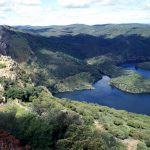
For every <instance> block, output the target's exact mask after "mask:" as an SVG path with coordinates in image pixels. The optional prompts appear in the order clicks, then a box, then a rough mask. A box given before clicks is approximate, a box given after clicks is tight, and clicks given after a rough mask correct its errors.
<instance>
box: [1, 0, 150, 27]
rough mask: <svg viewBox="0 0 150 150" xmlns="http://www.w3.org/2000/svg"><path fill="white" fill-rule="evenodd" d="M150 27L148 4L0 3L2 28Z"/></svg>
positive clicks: (83, 0)
mask: <svg viewBox="0 0 150 150" xmlns="http://www.w3.org/2000/svg"><path fill="white" fill-rule="evenodd" d="M76 23H78V24H88V25H93V24H107V23H148V24H149V23H150V0H0V24H1V25H33V26H47V25H68V24H76Z"/></svg>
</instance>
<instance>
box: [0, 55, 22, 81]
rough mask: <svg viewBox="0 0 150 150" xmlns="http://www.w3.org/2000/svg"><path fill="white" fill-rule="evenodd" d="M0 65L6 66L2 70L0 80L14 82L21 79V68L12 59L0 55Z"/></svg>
mask: <svg viewBox="0 0 150 150" xmlns="http://www.w3.org/2000/svg"><path fill="white" fill-rule="evenodd" d="M0 64H3V65H4V67H3V68H0V78H2V77H4V78H6V79H10V80H13V81H16V80H18V79H19V78H20V68H19V66H18V64H17V63H16V62H15V61H14V60H12V59H11V57H9V56H3V55H0Z"/></svg>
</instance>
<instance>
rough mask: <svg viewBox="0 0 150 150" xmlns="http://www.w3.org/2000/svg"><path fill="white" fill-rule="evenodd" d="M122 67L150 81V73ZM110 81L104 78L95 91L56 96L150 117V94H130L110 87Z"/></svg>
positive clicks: (106, 77)
mask: <svg viewBox="0 0 150 150" xmlns="http://www.w3.org/2000/svg"><path fill="white" fill-rule="evenodd" d="M122 67H124V68H126V69H129V70H133V71H135V72H137V73H139V74H140V75H142V76H143V77H145V78H149V79H150V71H147V70H143V69H139V68H135V67H134V65H132V64H124V65H122ZM109 81H110V78H109V77H108V76H103V78H102V79H101V80H99V81H97V82H96V83H95V84H94V85H93V87H94V89H93V90H80V91H73V92H64V93H58V94H57V95H55V96H57V97H59V98H68V99H71V100H78V101H86V102H90V103H97V104H100V105H104V106H109V107H112V108H116V109H120V110H127V111H129V112H134V113H139V114H145V115H150V94H130V93H127V92H123V91H121V90H118V89H116V88H114V87H112V86H110V85H109Z"/></svg>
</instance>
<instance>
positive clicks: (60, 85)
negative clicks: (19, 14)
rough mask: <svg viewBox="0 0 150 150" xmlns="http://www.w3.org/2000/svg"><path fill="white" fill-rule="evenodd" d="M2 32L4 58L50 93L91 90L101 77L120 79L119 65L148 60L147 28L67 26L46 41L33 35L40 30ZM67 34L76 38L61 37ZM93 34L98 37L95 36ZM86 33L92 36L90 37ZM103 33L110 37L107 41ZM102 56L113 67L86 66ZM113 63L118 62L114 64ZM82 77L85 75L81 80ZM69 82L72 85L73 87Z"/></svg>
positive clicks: (108, 65)
mask: <svg viewBox="0 0 150 150" xmlns="http://www.w3.org/2000/svg"><path fill="white" fill-rule="evenodd" d="M2 28H3V30H4V31H5V32H4V33H5V34H3V37H5V36H6V37H5V38H3V39H8V40H2V41H3V44H2V45H4V44H5V45H7V46H5V54H7V55H9V56H11V57H12V58H13V59H15V60H16V61H18V62H20V63H23V64H24V67H27V68H28V69H29V74H30V75H31V76H32V79H33V80H34V81H35V83H37V84H42V85H46V86H47V87H48V88H49V89H50V90H51V91H52V92H58V91H59V92H62V91H72V90H75V89H85V88H91V84H92V83H93V82H94V81H96V80H98V79H100V78H101V73H104V74H106V75H109V76H112V77H116V76H114V73H115V74H117V76H118V75H122V73H121V74H120V73H119V72H121V71H119V68H118V69H115V68H116V65H118V64H119V63H123V62H138V61H149V60H150V51H149V49H150V45H149V43H150V37H149V33H148V31H147V30H148V29H149V25H140V24H131V25H104V26H98V25H96V26H86V25H70V26H64V27H53V29H54V30H55V31H56V32H57V31H59V30H61V31H62V30H64V28H65V30H64V32H63V33H60V35H59V36H57V35H55V36H47V37H46V36H41V34H40V32H39V33H38V31H37V30H38V28H42V29H43V30H44V27H35V28H34V27H31V28H32V29H34V31H35V32H36V31H37V33H33V32H30V31H29V30H28V29H27V31H25V30H18V29H17V28H13V27H7V26H6V27H2ZM21 28H24V27H21ZM25 28H26V27H25ZM28 28H30V27H28ZM45 28H46V27H45ZM137 28H138V30H137ZM82 29H84V30H82ZM70 30H72V32H74V33H76V34H72V33H69V34H65V33H66V32H67V31H70ZM93 30H96V33H97V32H99V34H98V35H96V34H95V32H94V31H93ZM105 30H106V31H105ZM113 30H114V32H113ZM116 30H118V32H117V31H116ZM82 31H84V32H85V33H83V32H82ZM104 31H105V32H104ZM129 31H130V32H129ZM6 32H7V33H6ZM89 32H93V35H92V34H90V33H89ZM107 32H109V35H111V37H107ZM114 33H118V34H117V35H114ZM127 33H129V34H127ZM135 33H136V34H135ZM142 33H147V35H146V36H145V35H143V34H142ZM4 35H5V36H4ZM49 35H51V34H49ZM1 43H2V42H1ZM1 47H2V46H1ZM1 49H2V50H1V52H2V51H4V48H3V47H2V48H1ZM102 55H103V56H106V57H109V56H111V59H113V63H112V64H113V67H111V66H110V63H109V62H108V63H103V65H101V66H99V65H98V64H96V63H95V64H94V65H90V64H88V63H86V60H87V59H92V58H93V57H94V58H95V57H99V56H100V57H101V56H102ZM94 58H93V59H94ZM116 59H118V60H117V61H114V60H116ZM106 60H107V58H106ZM105 62H106V61H105ZM98 66H99V68H98ZM103 66H105V67H103ZM101 67H102V68H101ZM108 68H109V69H108ZM112 69H114V72H113V73H112ZM32 70H35V71H32ZM62 70H63V71H62ZM82 74H84V75H86V76H85V79H84V78H83V75H82ZM71 80H72V81H75V83H74V84H73V83H72V82H71ZM82 81H83V82H82ZM115 81H116V80H115ZM138 81H141V80H138ZM116 83H117V82H116ZM75 84H76V85H75ZM122 85H123V84H122ZM138 85H139V83H138ZM117 87H118V86H117ZM119 87H120V86H119ZM138 91H141V90H138ZM142 91H143V90H142ZM130 92H133V91H130Z"/></svg>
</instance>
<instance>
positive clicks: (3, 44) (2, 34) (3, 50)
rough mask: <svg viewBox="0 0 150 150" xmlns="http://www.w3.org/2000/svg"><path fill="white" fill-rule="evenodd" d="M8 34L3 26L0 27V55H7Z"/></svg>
mask: <svg viewBox="0 0 150 150" xmlns="http://www.w3.org/2000/svg"><path fill="white" fill-rule="evenodd" d="M8 43H9V32H8V30H7V28H6V27H5V26H0V54H2V55H7V49H8V45H9V44H8Z"/></svg>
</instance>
